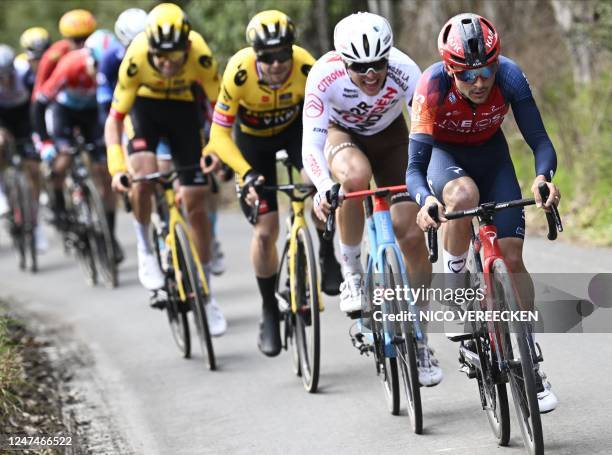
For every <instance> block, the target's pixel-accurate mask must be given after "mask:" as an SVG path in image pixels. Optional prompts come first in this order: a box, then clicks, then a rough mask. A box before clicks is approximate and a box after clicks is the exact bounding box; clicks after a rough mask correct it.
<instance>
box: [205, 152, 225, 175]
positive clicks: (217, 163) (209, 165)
mask: <svg viewBox="0 0 612 455" xmlns="http://www.w3.org/2000/svg"><path fill="white" fill-rule="evenodd" d="M200 167H201V168H202V172H204V174H210V173H212V172H217V171H218V170H219V168H220V167H221V160H220V159H219V157H218V156H217V155H216V154H215V153H207V154H206V155H203V156H202V158H201V159H200Z"/></svg>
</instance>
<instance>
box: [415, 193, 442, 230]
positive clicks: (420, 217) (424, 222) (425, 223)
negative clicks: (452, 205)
mask: <svg viewBox="0 0 612 455" xmlns="http://www.w3.org/2000/svg"><path fill="white" fill-rule="evenodd" d="M432 204H435V205H437V206H438V220H439V221H436V220H434V219H433V218H432V217H431V216H429V213H428V212H427V210H428V209H429V206H430V205H432ZM446 221H447V219H446V218H444V206H443V205H442V203H441V202H440V201H438V200H437V199H436V198H435V197H433V196H427V199H425V204H423V207H421V210H419V213H417V216H416V222H417V224H418V226H419V227H420V228H421V229H422V230H423V231H427V230H428V229H429V228H434V229H438V228H439V227H440V224H441V223H444V222H446Z"/></svg>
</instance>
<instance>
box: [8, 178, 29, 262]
mask: <svg viewBox="0 0 612 455" xmlns="http://www.w3.org/2000/svg"><path fill="white" fill-rule="evenodd" d="M4 180H5V183H6V188H7V196H8V197H7V199H8V203H9V219H8V228H9V233H10V235H11V240H12V241H13V247H14V248H15V251H16V253H17V261H18V265H19V268H20V269H21V270H25V268H26V236H25V220H24V217H25V209H24V203H23V201H24V196H23V192H22V188H21V186H20V185H19V178H18V175H17V171H16V170H15V169H13V168H10V169H8V170H7V171H6V172H5V173H4Z"/></svg>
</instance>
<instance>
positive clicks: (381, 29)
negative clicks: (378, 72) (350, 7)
mask: <svg viewBox="0 0 612 455" xmlns="http://www.w3.org/2000/svg"><path fill="white" fill-rule="evenodd" d="M334 47H335V48H336V51H337V52H339V53H340V55H341V56H342V58H344V60H346V61H348V62H356V63H369V62H374V61H376V60H380V59H382V58H387V57H388V56H389V52H390V51H391V48H392V47H393V32H392V31H391V25H389V21H387V19H385V18H384V17H382V16H378V15H377V14H372V13H355V14H351V15H350V16H347V17H345V18H344V19H342V20H341V21H340V22H338V23H337V24H336V28H334Z"/></svg>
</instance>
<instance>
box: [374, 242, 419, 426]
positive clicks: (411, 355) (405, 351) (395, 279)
mask: <svg viewBox="0 0 612 455" xmlns="http://www.w3.org/2000/svg"><path fill="white" fill-rule="evenodd" d="M399 261H400V259H399V258H398V256H397V254H396V251H395V250H394V249H393V248H392V247H387V248H386V249H385V268H384V270H385V288H386V289H395V286H400V288H401V289H407V286H409V282H408V277H406V276H405V275H404V274H403V273H402V269H401V267H400V263H399ZM402 302H403V304H402ZM400 311H408V306H407V303H406V302H405V301H400V302H397V301H393V302H392V312H394V313H396V314H401V313H400ZM399 326H400V330H401V342H399V343H395V350H396V353H397V359H398V361H399V370H400V372H401V375H402V383H403V384H404V392H405V394H406V407H407V409H408V416H409V417H410V424H411V426H412V431H413V432H414V433H415V434H422V433H423V408H422V403H421V383H420V382H419V370H418V367H417V343H416V339H415V336H414V331H413V330H412V324H411V323H410V322H408V321H402V322H400V323H399Z"/></svg>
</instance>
